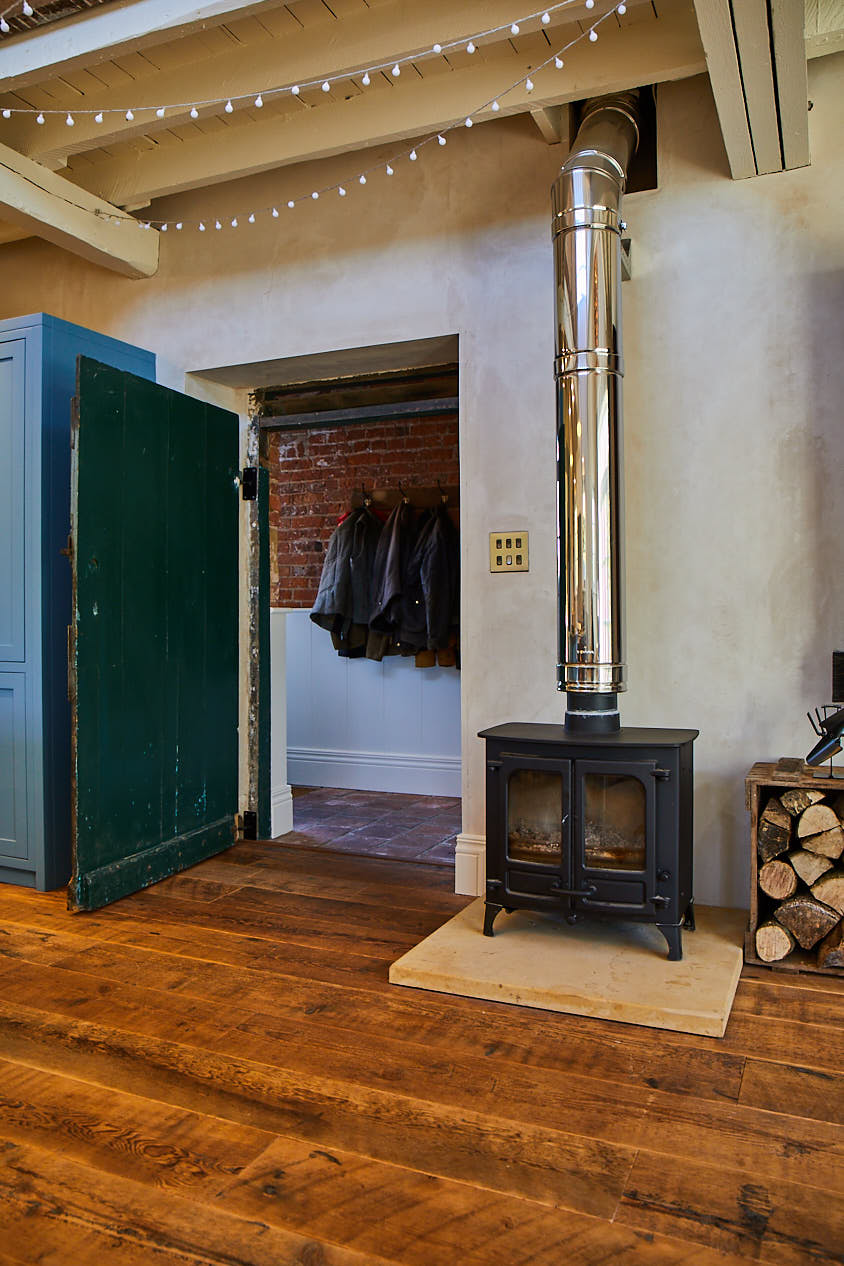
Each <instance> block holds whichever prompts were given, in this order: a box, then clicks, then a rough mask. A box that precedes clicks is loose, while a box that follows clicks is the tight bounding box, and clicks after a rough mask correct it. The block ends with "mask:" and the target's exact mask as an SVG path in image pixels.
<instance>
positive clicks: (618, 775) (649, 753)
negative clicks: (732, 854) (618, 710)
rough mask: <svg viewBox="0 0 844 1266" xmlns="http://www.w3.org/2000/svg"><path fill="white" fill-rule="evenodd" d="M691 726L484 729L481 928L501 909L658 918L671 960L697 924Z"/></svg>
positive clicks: (572, 917)
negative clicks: (483, 909) (483, 905)
mask: <svg viewBox="0 0 844 1266" xmlns="http://www.w3.org/2000/svg"><path fill="white" fill-rule="evenodd" d="M697 734H698V731H697V730H651V729H647V730H645V729H633V728H623V729H619V730H615V731H612V732H603V733H601V732H598V733H595V732H592V733H572V731H571V730H569V729H567V728H566V727H565V726H562V725H529V724H524V725H521V724H514V725H498V726H495V727H494V728H493V729H490V730H483V731H482V732H481V735H480V737H481V738H483V739H485V740H486V758H487V759H486V765H487V848H486V853H487V879H486V917H485V920H484V933H485V934H486V935H487V936H492V934H493V923H494V921H495V918H496V916H497V915H498V914H499V913H500V912H501V910H502V909H503V910H507V911H508V912H509V911H512V910H516V909H529V910H545V911H550V912H554V913H562V914H564V915H565V916H566V917H567V918H568V920H569V921H570V922H572V923H574V922H576V921H577V919H578V918H579V917H580V916H581V915H584V914H589V915H600V916H603V917H605V918H606V917H612V918H621V919H633V920H636V921H638V922H646V923H655V924H656V926H657V927H658V928H659V930H660V931H661V932H662V934H663V936H664V937H665V939H666V941H667V942H668V951H669V952H668V957H669V958H670V959H679V958H681V957H682V941H681V929H682V927H684V926H685V927H687V928H693V927H694V911H693V897H692V743H693V742H694V740H695V738H697Z"/></svg>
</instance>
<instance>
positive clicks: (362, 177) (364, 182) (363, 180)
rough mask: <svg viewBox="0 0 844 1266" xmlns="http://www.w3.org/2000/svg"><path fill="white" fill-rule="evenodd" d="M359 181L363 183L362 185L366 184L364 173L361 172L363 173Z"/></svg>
mask: <svg viewBox="0 0 844 1266" xmlns="http://www.w3.org/2000/svg"><path fill="white" fill-rule="evenodd" d="M358 183H359V184H361V185H365V184H366V176H364V175H363V174H361V175H360V176H359V177H358Z"/></svg>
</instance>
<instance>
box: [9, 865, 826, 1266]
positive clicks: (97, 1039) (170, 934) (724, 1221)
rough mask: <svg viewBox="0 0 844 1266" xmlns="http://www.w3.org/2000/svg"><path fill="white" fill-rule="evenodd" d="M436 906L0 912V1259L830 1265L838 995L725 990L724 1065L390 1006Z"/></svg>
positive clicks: (366, 896) (439, 881) (118, 1265)
mask: <svg viewBox="0 0 844 1266" xmlns="http://www.w3.org/2000/svg"><path fill="white" fill-rule="evenodd" d="M451 882H452V880H451V874H450V872H449V871H448V870H441V869H438V868H437V867H433V866H417V865H414V864H410V863H395V862H388V861H383V860H377V859H368V858H357V857H342V856H336V855H330V854H325V853H322V852H319V851H314V852H311V853H308V852H305V851H303V850H292V849H285V848H284V847H280V846H279V845H278V844H240V845H238V846H236V847H235V848H233V849H232V850H230V851H229V852H228V853H225V854H223V855H222V856H221V857H219V858H216V859H214V860H212V861H209V862H204V863H202V864H201V865H200V866H197V867H195V868H194V869H193V870H192V871H191V872H190V873H189V874H187V875H183V876H178V877H176V878H174V879H170V880H167V881H165V882H164V883H161V884H158V885H156V886H155V887H154V888H150V889H148V890H147V891H146V892H144V893H141V894H139V895H137V896H135V897H130V898H127V899H126V900H124V901H121V902H119V903H117V904H116V905H114V906H112V907H110V908H109V909H107V910H103V911H100V912H98V913H96V914H92V915H74V916H70V915H68V914H67V913H66V912H65V910H64V902H63V898H62V896H61V895H60V894H50V895H46V896H44V895H39V894H35V893H32V892H28V891H25V890H23V889H13V888H0V999H2V1001H0V1266H34V1264H35V1263H39V1264H44V1266H81V1264H83V1263H84V1264H85V1266H88V1264H89V1263H96V1266H168V1264H169V1263H174V1264H175V1263H178V1264H179V1266H199V1264H201V1266H212V1264H217V1263H219V1264H223V1263H225V1266H241V1264H242V1266H246V1264H249V1266H253V1264H254V1266H287V1264H288V1263H300V1264H301V1266H384V1264H386V1263H402V1266H404V1264H406V1266H521V1264H522V1263H531V1266H539V1264H540V1263H548V1264H551V1263H553V1264H554V1266H598V1264H599V1263H600V1264H605V1263H619V1264H620V1266H642V1264H643V1263H656V1264H658V1266H668V1264H669V1263H671V1264H674V1263H677V1264H678V1266H679V1264H680V1263H683V1264H684V1266H709V1264H710V1263H721V1264H734V1266H739V1263H746V1262H747V1261H748V1260H751V1261H759V1262H765V1263H783V1264H786V1263H787V1264H789V1266H793V1264H795V1263H804V1262H805V1263H821V1262H841V1261H842V1260H844V1256H842V1250H844V1205H843V1204H842V1192H843V1191H844V1166H842V1163H841V1159H842V1150H844V1137H842V1136H843V1135H844V1131H842V1129H841V1124H842V1122H841V1118H842V1110H844V1093H843V1092H844V1077H842V1059H841V1056H842V1045H844V1029H843V1028H842V1024H841V1019H842V1012H844V1006H842V982H841V981H838V980H832V979H830V978H828V977H821V976H812V977H806V978H805V979H804V978H803V977H800V976H792V975H786V974H782V975H776V974H774V973H769V972H764V971H762V970H761V969H754V970H749V971H746V973H745V976H744V978H743V980H742V983H741V985H740V988H739V992H738V996H737V999H736V1004H735V1009H734V1012H733V1016H732V1018H731V1020H730V1025H729V1028H728V1030H727V1035H726V1037H725V1038H724V1039H723V1040H721V1041H718V1040H716V1039H712V1038H697V1037H686V1036H684V1035H682V1034H676V1033H663V1032H657V1031H655V1030H651V1029H645V1028H636V1027H632V1026H628V1025H614V1024H609V1023H605V1022H601V1021H596V1020H589V1019H582V1018H578V1017H574V1016H565V1015H556V1014H552V1013H549V1012H542V1011H532V1010H527V1009H523V1008H517V1007H508V1006H504V1005H496V1004H492V1003H488V1002H480V1001H474V1000H471V999H463V998H457V997H446V996H443V995H440V994H427V993H424V992H422V991H418V992H417V991H413V990H404V989H399V988H395V987H391V986H389V985H388V984H387V968H388V964H389V963H390V961H391V960H392V959H394V958H396V957H397V956H398V955H400V954H402V953H403V952H404V951H405V950H407V949H408V948H410V946H411V945H413V944H415V943H416V942H417V941H418V940H419V939H421V937H422V936H424V935H426V934H427V933H428V932H430V931H432V930H433V929H434V928H435V927H437V926H438V925H439V924H441V923H442V922H444V921H445V919H447V918H448V917H449V916H450V915H451V914H452V913H453V912H454V911H456V910H457V909H459V908H460V907H461V906H462V904H464V902H465V900H466V899H465V898H461V897H455V896H454V895H453V893H451V891H450V886H451Z"/></svg>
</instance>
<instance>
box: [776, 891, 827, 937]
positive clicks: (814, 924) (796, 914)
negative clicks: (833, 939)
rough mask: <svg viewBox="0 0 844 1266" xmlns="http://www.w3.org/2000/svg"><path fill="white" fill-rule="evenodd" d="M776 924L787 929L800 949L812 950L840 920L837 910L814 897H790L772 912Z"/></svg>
mask: <svg viewBox="0 0 844 1266" xmlns="http://www.w3.org/2000/svg"><path fill="white" fill-rule="evenodd" d="M774 918H775V919H776V921H777V923H781V924H782V926H783V927H786V928H788V930H789V932H791V933H792V935H793V936H795V937H796V938H797V942H798V944H799V945H800V946H801V948H802V949H812V948H813V946H815V945H817V943H818V941H820V940H822V939H823V937H825V936H826V935H827V934H828V933H829V932H831V931H832V929H833V928H834V927H835V926H836V924H837V923H838V921H839V920H840V918H841V915H840V914H839V913H838V911H837V910H833V909H832V908H831V907H830V906H827V905H824V903H823V902H822V901H818V900H816V898H815V897H810V896H801V897H792V898H791V899H790V900H789V901H784V902H783V904H782V905H781V906H778V907H777V909H776V910H775V911H774Z"/></svg>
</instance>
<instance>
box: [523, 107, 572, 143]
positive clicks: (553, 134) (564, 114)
mask: <svg viewBox="0 0 844 1266" xmlns="http://www.w3.org/2000/svg"><path fill="white" fill-rule="evenodd" d="M530 117H531V118H532V119H533V121H534V123H535V124H536V126H537V129H538V131H539V135H540V136H541V137H542V139H543V140H544V141H547V143H548V144H549V145H560V144H561V143H562V142H563V141H568V139H569V112H568V107H567V106H561V105H560V106H540V107H539V109H534V110H531V112H530Z"/></svg>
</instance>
